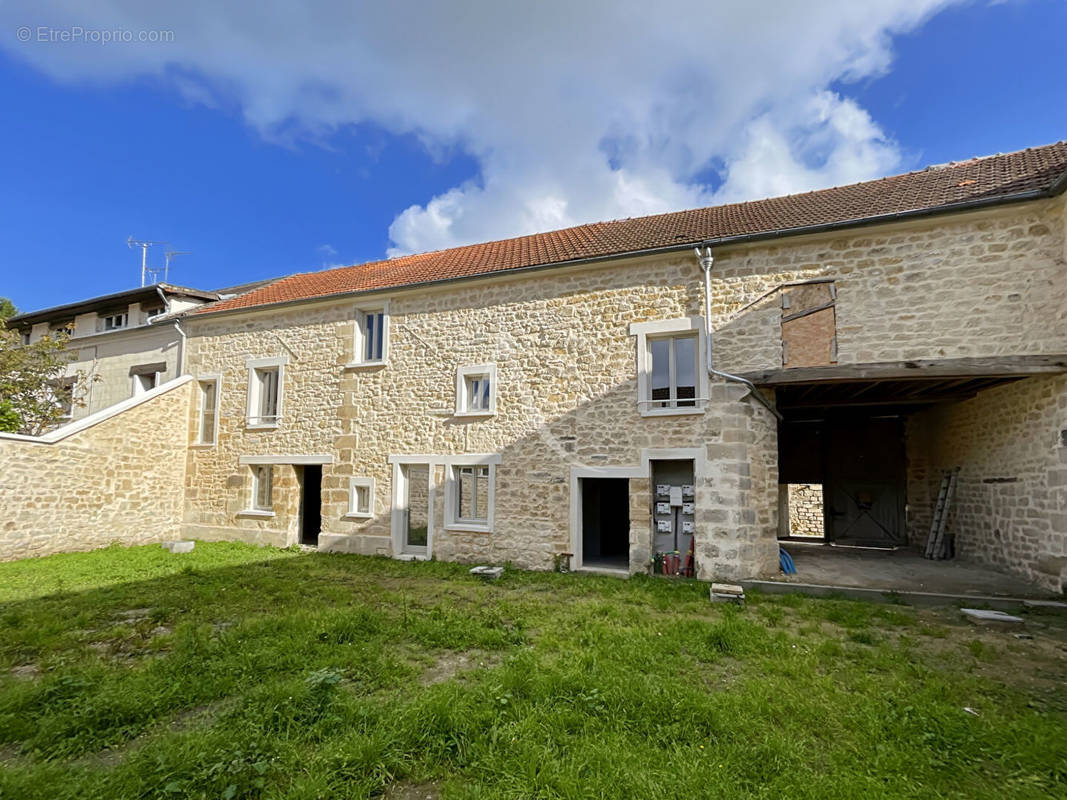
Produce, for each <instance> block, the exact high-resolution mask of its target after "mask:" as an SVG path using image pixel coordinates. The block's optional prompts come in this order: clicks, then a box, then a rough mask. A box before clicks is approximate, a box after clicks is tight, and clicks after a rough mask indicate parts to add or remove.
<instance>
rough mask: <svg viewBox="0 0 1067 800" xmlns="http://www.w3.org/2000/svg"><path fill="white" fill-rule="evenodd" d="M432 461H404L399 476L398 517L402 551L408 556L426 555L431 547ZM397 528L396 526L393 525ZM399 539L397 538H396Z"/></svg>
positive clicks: (395, 518)
mask: <svg viewBox="0 0 1067 800" xmlns="http://www.w3.org/2000/svg"><path fill="white" fill-rule="evenodd" d="M430 470H431V466H430V465H429V464H401V465H400V469H399V472H398V475H397V481H398V489H399V492H398V496H397V500H398V503H397V508H396V513H397V514H398V516H397V517H394V520H395V522H394V524H397V523H399V531H398V533H399V542H398V544H399V552H400V554H401V555H406V556H426V555H428V554H429V546H430V502H431V497H430V491H431V481H430V478H431V475H430ZM394 530H395V528H394ZM394 541H396V540H394Z"/></svg>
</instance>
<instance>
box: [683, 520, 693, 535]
mask: <svg viewBox="0 0 1067 800" xmlns="http://www.w3.org/2000/svg"><path fill="white" fill-rule="evenodd" d="M692 532H693V520H691V519H683V520H682V533H692Z"/></svg>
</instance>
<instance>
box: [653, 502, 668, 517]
mask: <svg viewBox="0 0 1067 800" xmlns="http://www.w3.org/2000/svg"><path fill="white" fill-rule="evenodd" d="M656 513H657V514H670V513H671V504H670V503H656Z"/></svg>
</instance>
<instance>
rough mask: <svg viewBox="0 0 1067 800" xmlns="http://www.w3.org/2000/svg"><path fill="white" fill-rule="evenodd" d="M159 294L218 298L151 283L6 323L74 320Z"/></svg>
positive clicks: (21, 325) (18, 325) (30, 313)
mask: <svg viewBox="0 0 1067 800" xmlns="http://www.w3.org/2000/svg"><path fill="white" fill-rule="evenodd" d="M160 292H162V293H163V294H164V295H165V296H166V297H192V298H195V299H197V300H204V301H205V302H210V301H213V300H218V298H219V296H218V294H216V293H215V292H204V291H201V290H199V289H189V288H187V287H184V286H174V285H172V284H169V283H154V284H152V285H150V286H138V287H137V288H136V289H126V290H124V291H121V292H114V293H113V294H104V295H100V296H99V297H90V298H89V299H88V300H79V301H78V302H76V303H66V304H65V305H60V306H52V307H50V308H42V309H40V310H39V311H28V312H26V313H25V314H17V315H15V316H14V317H11V318H10V319H9V320H7V327H8V328H25V327H26V326H28V325H33V324H34V323H37V322H49V321H51V320H54V319H56V318H57V317H63V318H65V317H75V316H77V315H78V314H86V313H88V312H90V311H100V310H103V309H108V308H115V307H117V306H121V305H129V304H131V303H136V302H145V301H147V302H157V301H158V300H159V293H160Z"/></svg>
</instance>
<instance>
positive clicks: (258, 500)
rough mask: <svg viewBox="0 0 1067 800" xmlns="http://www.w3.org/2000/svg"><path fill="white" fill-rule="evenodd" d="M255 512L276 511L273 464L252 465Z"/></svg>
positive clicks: (253, 508)
mask: <svg viewBox="0 0 1067 800" xmlns="http://www.w3.org/2000/svg"><path fill="white" fill-rule="evenodd" d="M251 509H252V510H253V511H270V512H273V511H274V467H273V466H272V465H271V464H253V465H252V504H251Z"/></svg>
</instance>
